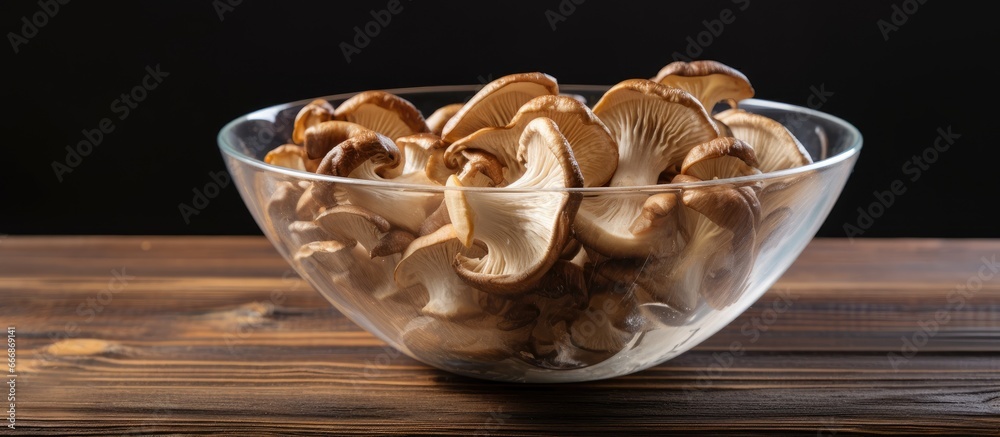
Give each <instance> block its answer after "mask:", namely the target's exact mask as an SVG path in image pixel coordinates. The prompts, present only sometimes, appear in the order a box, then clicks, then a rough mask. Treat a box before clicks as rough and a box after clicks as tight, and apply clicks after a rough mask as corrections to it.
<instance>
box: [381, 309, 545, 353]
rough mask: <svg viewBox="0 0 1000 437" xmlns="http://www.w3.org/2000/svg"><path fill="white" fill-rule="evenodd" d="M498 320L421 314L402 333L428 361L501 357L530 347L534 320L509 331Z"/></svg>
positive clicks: (404, 342)
mask: <svg viewBox="0 0 1000 437" xmlns="http://www.w3.org/2000/svg"><path fill="white" fill-rule="evenodd" d="M496 322H497V319H496V317H480V318H473V319H469V320H462V321H458V322H453V321H449V320H441V319H437V318H434V317H429V316H420V317H416V318H414V319H413V320H411V321H410V322H409V323H408V324H407V325H406V326H405V327H404V328H403V329H402V334H401V337H402V341H403V344H404V345H405V346H406V348H407V349H408V350H409V351H410V352H411V353H412V354H413V355H414V356H416V357H417V358H419V359H421V360H423V361H426V362H428V363H438V362H442V361H450V360H457V361H459V362H468V361H472V362H476V361H486V362H488V361H500V360H504V359H507V358H511V357H513V356H516V355H517V353H518V351H521V350H524V349H525V348H526V344H527V342H528V337H529V336H530V335H531V330H532V328H533V326H532V325H531V324H527V325H524V326H521V327H519V328H517V329H513V330H506V331H505V330H501V329H497V325H496Z"/></svg>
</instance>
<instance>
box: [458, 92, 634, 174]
mask: <svg viewBox="0 0 1000 437" xmlns="http://www.w3.org/2000/svg"><path fill="white" fill-rule="evenodd" d="M539 117H546V118H549V119H551V120H552V121H553V122H555V124H556V126H558V127H559V131H560V132H561V133H562V134H563V135H564V136H565V137H566V140H568V141H569V145H570V147H571V148H572V149H573V157H574V158H575V159H576V162H577V165H578V166H579V167H580V172H581V173H582V174H583V182H584V186H585V187H599V186H601V185H604V184H605V183H606V182H607V181H608V180H609V179H611V175H612V174H614V172H615V168H616V167H617V165H616V163H617V162H618V145H617V144H615V140H614V139H613V138H612V137H611V133H610V132H609V131H608V128H607V127H605V126H604V123H603V122H601V120H600V119H598V118H597V117H596V116H595V115H594V113H593V112H591V110H590V108H588V107H587V106H585V105H583V104H582V103H580V102H579V101H577V100H576V99H573V98H571V97H566V96H540V97H536V98H534V99H531V100H529V101H528V102H527V103H525V104H524V105H523V106H521V109H519V110H518V111H517V113H516V114H514V117H513V119H512V120H511V122H510V124H508V125H507V126H504V127H497V128H483V129H480V130H478V131H476V132H474V133H472V134H470V135H469V136H466V137H465V138H462V139H460V140H458V141H456V142H454V143H452V144H451V145H450V146H448V149H447V151H446V152H445V155H444V159H445V160H446V161H450V162H456V161H459V159H458V157H457V156H455V155H456V154H457V153H459V152H462V151H465V150H469V149H472V150H481V151H484V152H487V153H489V154H491V155H492V156H494V157H496V158H497V160H498V161H499V163H500V164H501V165H502V166H503V174H504V181H513V180H515V179H517V178H518V177H520V174H521V172H523V171H524V166H523V164H522V163H521V162H520V161H519V160H518V159H517V156H516V155H517V148H518V138H519V137H520V136H521V133H522V132H524V129H525V127H527V126H528V123H530V122H531V120H534V119H536V118H539ZM501 185H502V184H501Z"/></svg>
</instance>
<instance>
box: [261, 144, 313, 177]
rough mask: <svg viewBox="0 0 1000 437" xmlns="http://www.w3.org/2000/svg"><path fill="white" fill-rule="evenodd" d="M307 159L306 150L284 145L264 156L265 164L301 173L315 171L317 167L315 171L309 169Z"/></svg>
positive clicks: (292, 145)
mask: <svg viewBox="0 0 1000 437" xmlns="http://www.w3.org/2000/svg"><path fill="white" fill-rule="evenodd" d="M307 159H308V158H307V157H306V149H305V148H303V147H302V146H298V145H295V144H283V145H281V146H278V147H276V148H274V149H272V150H271V151H269V152H267V155H265V156H264V162H266V163H268V164H271V165H277V166H279V167H285V168H290V169H292V170H299V171H315V167H313V170H309V169H308V168H307V166H308V164H307V162H306V160H307Z"/></svg>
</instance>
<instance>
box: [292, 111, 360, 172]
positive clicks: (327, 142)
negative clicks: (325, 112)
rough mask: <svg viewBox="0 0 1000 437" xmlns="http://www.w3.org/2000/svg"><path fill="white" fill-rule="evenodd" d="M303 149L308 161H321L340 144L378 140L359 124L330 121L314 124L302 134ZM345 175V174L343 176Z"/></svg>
mask: <svg viewBox="0 0 1000 437" xmlns="http://www.w3.org/2000/svg"><path fill="white" fill-rule="evenodd" d="M303 135H304V139H303V147H305V149H306V156H307V157H308V158H309V159H322V158H324V157H326V155H328V154H329V153H330V150H333V148H334V147H337V146H338V145H339V144H340V143H343V142H345V141H347V140H353V141H354V143H355V144H365V143H366V142H371V141H374V139H378V136H377V135H376V132H375V131H373V130H371V129H368V128H366V127H364V126H362V125H360V124H357V123H351V122H347V121H339V120H331V121H324V122H322V123H319V124H316V125H314V126H312V127H310V128H309V129H306V132H305V133H304V134H303ZM345 175H346V174H345Z"/></svg>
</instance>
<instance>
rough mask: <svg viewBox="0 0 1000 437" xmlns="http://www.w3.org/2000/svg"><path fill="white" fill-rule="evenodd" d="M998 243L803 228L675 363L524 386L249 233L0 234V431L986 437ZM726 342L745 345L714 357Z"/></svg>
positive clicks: (999, 315)
mask: <svg viewBox="0 0 1000 437" xmlns="http://www.w3.org/2000/svg"><path fill="white" fill-rule="evenodd" d="M998 254H1000V241H991V240H855V241H854V242H853V243H852V242H849V241H846V240H816V241H814V242H813V243H812V244H811V245H810V246H809V247H808V249H807V250H806V251H805V252H804V253H803V254H802V256H800V257H799V259H798V260H797V262H796V264H795V265H794V266H793V267H792V268H791V269H790V270H789V271H788V272H787V273H786V274H785V275H784V276H783V277H782V279H781V280H780V281H779V282H778V284H776V286H775V287H774V288H773V289H772V290H771V291H770V292H769V293H768V294H767V295H765V296H764V297H763V298H762V299H761V300H760V301H759V302H757V303H756V304H755V305H754V306H753V307H752V308H751V309H750V310H748V311H747V312H746V313H745V314H743V315H742V316H741V317H740V318H739V319H737V320H736V321H734V322H733V323H732V324H731V325H730V326H729V327H727V328H726V329H724V330H722V331H720V332H719V333H718V334H716V335H715V336H713V337H712V338H711V339H709V340H708V341H706V342H705V343H703V344H702V345H700V346H698V347H697V348H695V349H694V350H692V351H690V352H688V353H686V354H683V355H681V356H680V357H678V358H676V359H674V360H671V361H669V362H667V363H665V364H663V365H660V366H658V367H655V368H652V369H649V370H647V371H644V372H640V373H637V374H634V375H629V376H624V377H620V378H615V379H610V380H605V381H598V382H590V383H580V384H564V385H554V384H539V385H518V384H502V383H491V382H484V381H479V380H473V379H469V378H464V377H459V376H455V375H452V374H448V373H445V372H441V371H437V370H435V369H432V368H429V367H427V366H424V365H422V364H420V363H418V362H416V361H414V360H412V359H410V358H407V357H406V356H403V355H400V354H398V353H396V352H395V351H393V350H391V349H388V348H387V347H386V346H385V345H384V344H383V343H382V342H381V341H379V340H377V339H375V338H374V337H372V336H371V335H369V334H367V333H365V332H363V331H361V330H360V329H359V328H358V327H356V326H355V325H354V324H353V323H351V322H350V321H349V320H347V319H346V318H344V317H343V316H342V315H340V314H339V313H338V312H337V311H335V310H334V309H333V308H332V307H331V305H330V304H328V303H327V301H326V300H324V299H323V298H322V297H321V296H320V295H319V294H318V293H316V292H315V291H314V290H312V289H311V288H310V287H309V286H308V285H307V284H306V283H305V282H303V281H301V280H300V279H298V277H297V276H295V275H294V274H293V273H292V271H291V270H290V269H289V267H288V266H287V265H286V263H285V262H284V260H282V259H281V258H280V257H279V256H278V254H277V252H275V251H274V249H273V248H272V247H271V245H270V244H269V243H268V242H267V241H266V240H265V239H263V238H259V237H183V238H177V237H13V236H12V237H9V238H7V239H5V240H3V241H2V242H0V325H2V326H0V327H6V326H15V327H16V330H17V354H18V368H17V370H18V377H17V378H18V380H17V386H16V387H17V429H16V430H14V431H12V430H9V429H7V428H2V429H3V430H4V431H6V432H7V433H11V434H21V433H26V434H33V435H44V434H52V435H56V434H59V435H63V434H72V435H155V434H181V435H190V434H211V435H215V434H233V435H274V434H280V435H289V434H294V435H344V434H363V435H372V434H377V435H386V434H408V435H413V434H425V435H426V434H444V435H511V434H518V435H591V434H636V435H639V434H665V433H678V434H711V435H718V434H754V433H759V434H765V435H827V436H830V435H851V434H902V435H914V434H938V435H940V434H952V435H1000V354H998V352H1000V275H996V276H995V277H994V276H991V275H993V272H991V271H990V270H989V269H988V268H987V269H985V273H982V275H983V276H982V277H983V278H986V277H987V276H989V278H987V279H986V280H980V282H981V285H979V284H980V282H977V280H974V279H973V278H979V277H980V274H981V273H980V267H981V266H983V265H984V258H985V260H987V261H989V260H992V259H995V257H997V256H998ZM116 272H117V273H116ZM116 277H117V278H119V279H115V278H116ZM966 285H971V286H972V288H968V287H966ZM962 287H966V288H962ZM956 288H958V290H959V291H955V290H956ZM949 296H950V297H949ZM959 296H960V297H961V301H960V302H959V299H958V297H959ZM959 303H961V305H959ZM98 308H99V311H98ZM91 311H93V313H91ZM944 316H947V320H946V321H943V322H942V321H941V320H942V317H944ZM936 317H937V319H936ZM68 324H69V325H68ZM921 324H923V326H924V328H922V327H921ZM908 341H909V342H911V343H913V342H916V343H919V347H916V346H915V347H913V348H911V349H907V346H906V344H907V342H908ZM736 343H738V344H739V345H740V346H741V347H742V348H743V351H744V352H743V353H742V354H738V355H734V354H731V353H729V352H728V351H729V350H730V348H731V347H733V345H734V344H736ZM892 354H895V355H896V356H898V357H899V359H898V360H896V361H894V360H893V359H892V358H890V357H892Z"/></svg>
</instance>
